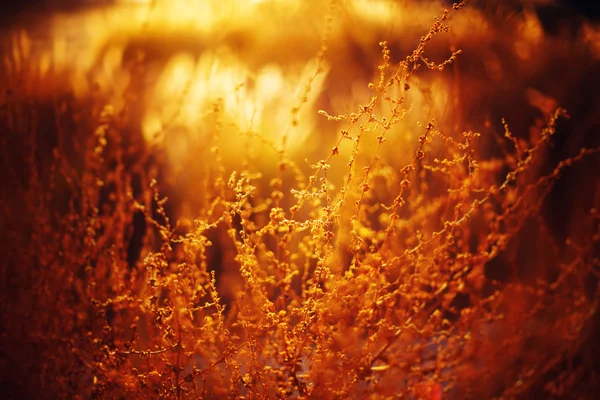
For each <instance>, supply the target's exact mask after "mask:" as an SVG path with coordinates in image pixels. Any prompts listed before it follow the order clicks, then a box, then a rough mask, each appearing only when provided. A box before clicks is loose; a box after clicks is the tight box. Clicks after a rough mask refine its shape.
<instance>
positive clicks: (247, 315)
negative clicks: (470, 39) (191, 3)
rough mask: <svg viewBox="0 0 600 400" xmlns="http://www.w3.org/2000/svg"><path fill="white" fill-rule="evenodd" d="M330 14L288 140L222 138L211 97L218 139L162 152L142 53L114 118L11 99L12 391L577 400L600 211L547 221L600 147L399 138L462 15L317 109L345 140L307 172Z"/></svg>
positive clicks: (445, 131)
mask: <svg viewBox="0 0 600 400" xmlns="http://www.w3.org/2000/svg"><path fill="white" fill-rule="evenodd" d="M340 7H341V6H339V5H337V4H336V2H332V3H331V7H330V8H329V9H328V10H329V11H328V13H327V17H326V18H325V19H326V22H325V24H324V26H323V34H322V40H321V44H320V46H321V47H320V50H318V53H317V56H316V58H315V61H314V63H312V64H310V65H309V67H310V68H312V69H311V71H313V75H311V74H310V73H309V74H308V78H307V79H305V81H304V82H306V83H305V86H304V87H303V89H302V90H301V91H300V93H299V95H298V96H295V95H294V94H293V93H290V94H289V96H290V98H291V99H292V100H291V102H292V103H294V104H295V105H294V106H293V108H292V109H291V110H290V109H285V110H284V112H286V113H290V114H289V126H288V127H287V130H285V131H284V133H283V137H279V138H276V139H273V138H272V137H269V136H268V135H265V134H263V133H262V132H261V131H260V129H254V128H253V127H252V126H244V125H243V124H242V123H241V122H239V121H237V122H235V121H234V123H232V116H231V115H230V114H228V110H229V109H228V106H227V104H226V102H227V100H226V98H223V97H218V96H217V97H216V98H214V99H212V102H209V101H208V100H207V101H206V104H204V105H205V110H202V111H200V113H201V117H199V120H198V121H201V122H198V124H199V125H198V129H199V130H202V132H204V133H205V134H204V133H203V134H202V135H200V134H196V135H195V134H194V125H191V126H189V125H185V124H179V123H178V122H177V118H178V115H179V113H180V112H183V111H176V113H175V114H174V115H172V116H171V117H165V116H164V115H163V116H162V117H161V118H163V119H165V118H166V120H163V121H162V122H161V124H162V125H161V128H160V129H159V133H160V134H161V135H159V136H161V137H160V138H158V137H157V138H154V137H153V138H150V139H151V140H150V139H149V138H148V136H147V135H146V133H147V132H143V129H141V128H140V125H141V124H140V121H139V119H140V115H141V114H140V111H139V107H138V105H137V104H136V99H140V98H142V99H143V98H145V97H144V93H145V91H146V90H148V88H147V87H146V86H145V85H146V84H147V82H145V81H144V79H145V78H144V75H143V74H144V72H143V71H144V68H145V67H147V66H148V64H147V63H149V61H147V60H145V59H143V58H142V57H140V58H137V59H134V60H133V61H131V62H130V63H129V64H127V65H128V68H130V73H131V77H132V78H131V79H130V81H129V86H128V87H127V88H126V90H125V95H124V100H123V104H122V106H121V107H120V108H119V109H118V110H116V109H115V107H114V106H111V105H106V104H107V102H109V99H110V98H111V96H113V94H110V93H105V92H103V91H102V90H100V89H99V90H98V92H96V93H93V94H92V95H89V96H88V97H87V98H86V99H85V100H82V98H81V97H78V96H76V95H73V96H68V95H61V96H56V97H55V99H54V100H55V101H54V102H51V103H50V105H49V104H48V103H44V102H37V101H36V97H35V95H34V94H32V92H31V91H29V90H28V89H27V87H24V88H22V89H21V91H18V90H14V89H13V90H14V91H13V92H12V93H10V95H7V96H6V98H5V99H4V104H3V109H2V118H1V123H2V130H3V132H4V133H3V135H2V140H3V143H2V149H3V154H2V157H3V167H4V168H3V170H4V171H5V178H3V184H2V192H1V196H2V197H1V199H2V201H1V202H0V205H1V206H2V212H1V214H0V215H1V221H2V226H3V227H4V228H3V229H2V248H3V250H2V258H3V261H4V262H3V263H2V266H1V267H0V271H1V273H2V280H1V285H2V286H1V291H0V298H1V301H2V310H1V313H0V323H1V327H2V329H1V332H2V343H3V344H2V346H1V350H2V356H1V360H2V370H3V377H2V381H1V384H2V385H3V386H4V387H5V388H6V390H7V391H9V390H10V391H13V393H14V394H15V395H17V394H18V395H19V396H25V397H35V398H45V397H48V398H56V397H59V398H129V397H134V398H139V397H143V398H177V399H181V398H284V397H293V398H408V399H417V398H429V399H440V398H467V397H473V398H492V397H496V398H498V397H501V398H514V397H517V396H519V395H521V396H527V395H532V394H535V393H544V394H543V395H544V396H545V397H548V396H555V397H561V396H566V395H567V393H569V392H570V391H573V390H575V389H574V388H575V387H577V386H579V387H584V388H585V387H586V386H585V385H584V383H582V382H588V381H589V382H591V378H592V377H593V373H592V372H590V366H589V362H588V361H587V360H585V359H584V358H585V357H584V355H585V353H586V351H588V349H589V348H590V339H589V337H590V335H592V334H593V332H595V330H594V329H596V328H594V326H595V324H597V322H596V319H597V318H596V317H595V311H596V307H597V302H598V295H599V293H600V292H599V290H598V288H597V274H598V267H599V254H598V248H599V247H598V241H599V240H600V214H599V213H598V208H593V207H586V208H585V209H584V210H583V211H581V212H582V213H583V214H585V218H580V219H579V220H578V221H581V222H580V223H579V224H578V225H577V226H576V227H571V228H570V230H568V229H567V228H566V227H565V228H564V229H565V230H568V232H567V234H566V236H567V237H568V238H567V239H566V243H565V244H563V242H565V240H564V239H562V237H561V236H560V234H558V233H557V232H556V230H555V229H553V228H552V226H549V223H548V221H547V216H546V215H545V213H544V212H543V207H544V204H546V203H547V201H548V200H547V199H548V197H549V196H551V195H552V193H554V192H553V188H554V187H555V185H556V183H557V182H559V180H560V179H561V176H562V175H563V174H565V173H566V171H568V170H569V169H572V168H575V167H576V166H577V165H580V164H583V165H586V164H585V163H586V162H587V163H590V162H591V163H594V162H595V163H596V165H597V160H598V153H599V152H600V147H593V146H592V147H581V148H580V149H578V150H577V151H576V152H574V153H573V154H571V155H569V156H568V157H567V158H564V159H562V161H560V162H558V163H557V164H555V165H552V166H550V167H549V165H551V162H552V161H553V159H552V157H550V156H549V155H548V153H549V152H551V151H552V146H553V138H554V137H555V136H556V134H557V130H560V123H561V120H562V119H565V118H568V114H567V112H566V111H565V110H564V109H562V108H558V107H557V108H555V109H552V110H548V113H547V114H546V120H545V122H544V124H543V126H538V127H537V130H535V135H533V134H529V133H527V134H523V133H515V132H513V131H512V130H511V125H510V121H508V122H506V121H503V129H504V130H503V131H501V132H499V133H491V134H490V133H489V132H488V133H485V134H484V133H477V132H475V131H466V132H462V131H461V130H460V129H462V128H459V129H456V128H455V127H452V126H444V125H443V122H444V120H442V123H438V122H436V121H435V120H434V119H433V118H432V119H429V120H427V119H426V120H421V122H420V123H419V125H418V128H417V131H418V133H417V134H416V135H412V136H411V135H404V136H403V132H404V131H405V130H406V129H407V128H406V127H407V126H408V124H407V121H412V120H411V119H410V118H411V115H413V114H415V113H417V115H418V117H419V118H418V119H417V120H420V118H421V117H422V116H423V115H426V112H425V111H423V110H421V111H419V110H415V107H416V106H418V105H419V104H420V103H418V101H419V99H421V98H422V92H420V91H418V89H415V88H414V85H415V82H417V83H418V82H422V81H424V80H426V79H428V77H430V76H435V75H433V74H443V73H444V71H445V70H447V69H449V68H454V67H453V63H454V62H455V61H456V60H457V59H458V60H460V57H461V54H460V53H461V52H460V50H453V51H450V52H449V53H447V58H446V59H445V60H441V61H432V60H430V59H429V58H428V57H431V56H428V54H429V53H428V50H429V48H430V46H433V44H434V43H435V41H436V40H437V38H438V37H440V36H443V35H444V34H446V33H447V32H448V29H449V27H448V25H447V24H448V21H449V19H450V18H451V16H453V15H454V14H455V13H458V14H457V15H460V13H461V12H463V11H464V12H467V11H468V10H461V9H462V8H463V7H464V3H458V4H455V5H454V6H453V7H451V8H449V9H448V10H447V11H444V12H443V13H442V14H441V15H440V16H439V17H437V18H436V19H435V21H434V23H433V25H432V26H431V28H430V29H429V31H428V32H425V34H424V35H423V36H422V37H421V39H420V41H419V42H418V43H417V45H416V47H415V48H414V50H412V51H411V52H409V53H408V55H406V56H405V58H403V59H399V61H392V58H393V57H400V56H401V55H399V54H393V51H392V49H391V48H390V46H389V44H388V43H387V42H385V41H382V42H381V43H379V45H380V58H379V60H380V61H378V62H379V67H378V70H377V74H376V76H375V79H374V80H373V81H372V83H370V84H369V85H368V87H367V89H368V91H369V92H368V93H369V100H368V101H367V102H366V103H365V104H362V105H359V106H356V105H354V106H353V107H354V110H355V111H353V112H347V113H344V114H339V115H336V114H335V113H333V112H330V111H323V110H322V111H319V114H321V116H322V117H323V119H322V121H320V122H319V123H318V125H317V126H318V127H319V129H329V132H336V133H335V135H332V134H331V133H329V134H327V137H328V138H329V139H330V140H331V141H332V143H333V145H332V146H331V147H327V150H326V151H327V153H326V154H324V156H323V157H322V159H320V160H318V158H317V160H318V161H317V162H315V163H314V164H310V165H307V163H305V162H304V158H305V157H306V156H305V155H302V154H301V152H300V153H299V152H298V151H294V150H292V149H288V148H287V146H288V145H289V140H291V139H290V138H291V137H292V136H293V134H294V132H297V131H301V130H302V129H303V118H315V114H316V113H315V108H316V107H317V105H318V104H317V103H318V102H317V101H316V100H315V98H314V97H311V93H312V92H314V91H315V90H317V89H318V88H319V87H322V85H324V83H323V82H322V81H319V79H321V78H320V76H321V75H322V74H323V73H324V71H325V69H326V68H328V67H327V65H326V64H327V63H326V60H327V51H328V49H329V48H330V46H333V45H334V44H331V36H332V35H333V34H335V32H334V22H335V19H336V15H339V12H340V11H339V9H340ZM8 42H10V41H8ZM10 46H16V47H18V43H17V44H15V43H12V44H9V48H10ZM310 68H309V69H310ZM332 68H333V67H332ZM16 70H17V68H16V67H15V68H14V69H13V70H11V69H10V68H8V67H7V69H6V71H5V75H6V76H7V77H11V78H14V77H15V76H14V75H11V73H13V72H14V71H16ZM11 71H12V72H11ZM21 73H22V75H21V77H24V79H28V77H30V76H33V73H31V75H27V73H23V72H22V71H21ZM136 74H141V75H136ZM136 76H137V77H138V78H139V79H137V78H136ZM136 79H137V80H136ZM361 79H362V78H361V77H357V80H358V81H359V82H360V81H361ZM432 79H435V78H432ZM25 86H27V85H25ZM242 90H243V89H241V87H235V88H234V94H235V93H241V92H240V91H242ZM415 91H417V93H416V94H414V95H413V94H412V93H413V92H415ZM530 96H533V97H535V98H537V99H539V98H542V100H543V96H542V95H541V94H540V95H539V96H538V97H536V96H537V95H536V93H534V92H531V93H530ZM540 96H542V97H540ZM415 104H416V105H415ZM183 106H184V105H182V104H178V105H177V104H176V105H174V109H175V110H178V108H182V107H183ZM148 107H152V105H151V104H150V105H148ZM270 107H273V105H270ZM423 107H429V105H428V103H427V102H425V104H424V105H423ZM459 107H460V104H459ZM197 112H198V111H197ZM306 114H310V115H311V116H310V117H308V116H306ZM43 124H49V126H44V125H43ZM266 124H267V125H268V121H267V122H266ZM142 125H143V124H142ZM414 125H415V124H413V128H411V129H415V128H414ZM263 129H265V128H263ZM306 129H308V128H306ZM232 132H234V133H235V134H234V133H232ZM178 135H183V137H185V140H183V139H178V137H179V136H178ZM325 136H326V135H325V134H324V135H323V137H325ZM231 137H235V138H236V139H234V140H236V141H237V140H238V139H239V142H238V143H236V142H232V140H231ZM308 137H309V138H310V136H308ZM177 140H183V142H180V143H178V142H177ZM323 142H324V143H329V140H326V139H323ZM241 143H243V144H241ZM490 143H491V144H492V145H490ZM238 146H243V150H242V151H240V149H239V147H238ZM490 146H491V147H492V148H493V151H490V150H488V149H489V148H490ZM233 147H237V148H235V149H234V148H233ZM181 148H185V149H186V152H183V151H182V150H181ZM330 148H331V150H329V149H330ZM173 149H175V150H173ZM321 150H322V149H321ZM316 153H317V154H318V151H317V152H316ZM184 154H189V156H185V157H184ZM589 160H595V161H589ZM177 162H179V163H177ZM597 178H598V176H597V173H596V175H593V176H591V178H590V179H591V181H590V182H591V184H592V185H596V187H597V185H598V179H597ZM562 195H564V196H571V194H570V193H563V194H562ZM166 196H168V198H167V197H166ZM595 196H596V198H595V199H593V200H591V202H592V203H593V202H594V201H596V203H595V204H596V206H597V204H598V202H597V200H598V197H597V196H598V191H597V190H596V194H595ZM586 201H587V202H585V204H589V203H590V200H586ZM592 205H593V204H592ZM556 212H568V211H567V210H560V211H556ZM590 385H591V386H590V387H597V386H593V383H590ZM584 394H585V393H582V395H584Z"/></svg>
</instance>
